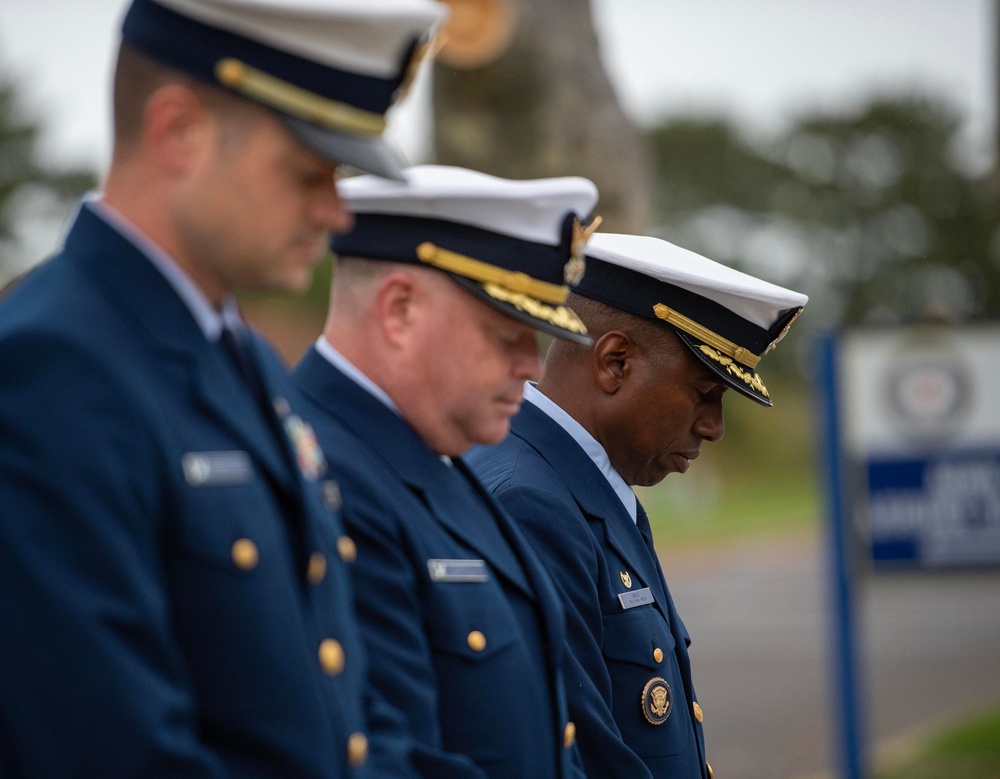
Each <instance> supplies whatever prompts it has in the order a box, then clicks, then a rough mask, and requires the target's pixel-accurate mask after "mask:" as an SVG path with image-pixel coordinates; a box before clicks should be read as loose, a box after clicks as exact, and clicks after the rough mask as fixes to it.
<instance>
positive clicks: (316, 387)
mask: <svg viewBox="0 0 1000 779" xmlns="http://www.w3.org/2000/svg"><path fill="white" fill-rule="evenodd" d="M296 378H297V379H298V381H299V383H300V386H301V387H302V388H303V390H304V392H305V394H307V395H308V396H309V397H310V398H311V400H312V401H313V403H314V404H315V411H314V412H313V414H312V417H313V419H314V421H315V424H316V426H317V427H316V430H317V434H318V436H319V439H320V441H321V443H322V445H323V447H324V449H325V450H326V455H327V459H328V460H329V462H330V469H331V473H332V474H333V475H334V476H335V477H336V478H337V479H338V480H339V482H340V486H341V492H342V495H343V501H344V504H343V517H344V522H345V524H346V525H347V528H348V532H349V533H350V535H351V537H352V538H353V539H354V540H355V541H356V545H357V561H356V562H355V564H354V566H353V568H352V575H353V577H354V593H355V597H356V600H357V606H358V614H359V618H360V620H361V624H362V631H363V633H364V636H365V641H366V645H367V648H368V656H369V662H370V666H371V672H372V681H373V684H374V685H375V687H376V689H377V691H378V693H379V694H380V695H381V696H382V697H383V698H384V699H386V701H387V702H388V703H390V704H392V705H394V706H395V707H397V709H398V710H399V711H400V712H402V714H403V715H404V717H405V720H406V722H407V724H408V726H409V728H410V731H411V733H412V735H413V738H414V741H415V743H414V746H413V760H414V761H415V763H416V765H417V766H418V767H419V768H420V770H421V772H422V773H423V775H424V776H427V777H434V779H451V778H452V777H455V778H457V777H463V778H465V777H469V778H471V777H479V778H480V779H482V778H483V777H491V779H543V778H546V779H548V778H551V777H566V776H570V775H573V772H576V771H578V762H577V761H578V759H579V758H578V756H577V755H576V750H575V747H574V748H570V749H567V748H565V746H564V744H565V743H566V741H571V740H572V738H569V739H567V733H566V730H567V725H568V721H567V714H566V704H565V692H564V687H563V682H562V668H561V662H562V658H563V655H564V647H565V623H564V617H563V612H562V605H561V603H560V602H559V599H558V595H557V594H556V592H555V589H554V587H553V586H552V584H551V582H550V579H549V577H548V576H547V575H546V573H545V571H544V570H543V568H542V566H541V565H540V564H539V562H538V561H537V559H536V558H535V556H534V555H533V554H532V553H531V550H530V549H529V548H528V546H527V543H526V542H525V540H524V539H523V537H522V536H521V534H520V533H519V532H518V530H517V528H516V527H515V526H514V523H513V522H512V521H511V520H510V518H509V517H507V516H506V515H505V514H504V513H503V512H502V511H501V510H500V509H499V508H498V507H497V506H496V505H495V504H494V503H493V501H492V499H490V497H489V496H488V495H487V494H486V492H485V490H484V489H483V488H482V486H481V485H480V484H479V483H478V482H477V481H476V480H475V478H474V477H473V476H472V475H471V473H469V472H468V471H467V469H466V468H465V466H464V465H463V464H461V463H456V467H451V466H449V465H447V464H446V463H444V462H442V460H441V459H440V458H439V457H438V456H436V455H435V454H434V453H433V452H432V451H431V450H430V449H429V448H428V447H427V445H426V444H425V443H424V442H423V441H422V440H421V439H420V438H419V436H418V435H417V434H416V432H415V431H414V430H413V428H412V427H410V425H409V424H407V423H406V422H405V420H403V419H402V417H400V416H399V415H398V414H396V413H395V412H394V411H392V410H391V409H390V408H388V407H387V406H386V405H385V404H384V403H382V402H381V401H380V400H378V399H377V398H375V397H374V396H373V395H372V394H371V393H369V392H368V391H367V390H365V389H363V388H362V387H360V386H359V385H358V384H357V383H355V382H354V381H353V380H351V379H350V378H348V377H347V376H345V375H344V374H343V373H341V372H340V371H339V370H338V369H337V368H335V367H334V366H332V365H331V364H330V363H329V362H327V361H326V360H325V359H324V358H323V357H322V356H321V355H320V354H319V353H318V352H317V351H316V350H315V349H313V350H310V351H309V352H308V353H307V354H306V356H305V358H304V359H303V361H302V363H300V365H299V367H298V368H297V370H296ZM570 731H571V732H570V734H569V735H570V736H572V727H570ZM376 735H377V734H376Z"/></svg>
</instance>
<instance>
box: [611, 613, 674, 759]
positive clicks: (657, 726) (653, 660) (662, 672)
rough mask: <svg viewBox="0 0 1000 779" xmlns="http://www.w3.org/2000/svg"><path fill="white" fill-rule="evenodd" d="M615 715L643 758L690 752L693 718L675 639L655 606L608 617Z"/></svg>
mask: <svg viewBox="0 0 1000 779" xmlns="http://www.w3.org/2000/svg"><path fill="white" fill-rule="evenodd" d="M603 652H604V659H605V662H606V663H607V667H608V673H609V675H610V677H611V687H612V698H613V699H612V711H613V713H614V718H615V722H616V723H617V724H618V727H619V729H620V730H621V732H622V736H623V737H624V739H625V742H626V743H627V744H628V745H629V746H630V747H631V748H632V749H633V750H634V751H635V752H636V754H638V755H640V756H641V757H643V758H656V757H669V756H670V755H676V754H680V753H681V752H684V751H685V750H686V749H687V748H688V747H689V744H690V740H691V738H692V733H691V730H692V728H691V719H690V714H689V713H688V710H687V700H686V695H685V692H684V685H683V682H682V679H681V674H680V668H679V667H678V665H677V657H676V655H675V646H674V639H673V636H672V635H671V633H670V628H669V626H668V625H667V622H666V620H665V619H664V617H663V615H662V614H661V613H660V612H659V611H658V610H657V609H656V607H654V606H652V605H648V606H641V607H639V608H636V609H630V610H628V611H623V612H621V613H619V614H610V615H606V616H605V617H604V646H603Z"/></svg>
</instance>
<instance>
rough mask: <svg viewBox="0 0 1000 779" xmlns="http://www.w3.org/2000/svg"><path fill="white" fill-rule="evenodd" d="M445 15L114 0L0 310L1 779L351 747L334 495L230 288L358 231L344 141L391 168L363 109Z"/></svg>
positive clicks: (344, 770)
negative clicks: (97, 142)
mask: <svg viewBox="0 0 1000 779" xmlns="http://www.w3.org/2000/svg"><path fill="white" fill-rule="evenodd" d="M439 17H440V10H439V8H438V7H437V6H436V5H434V4H432V3H427V4H426V5H423V4H421V3H420V2H413V0H408V1H407V2H395V0H384V2H381V3H378V2H372V0H365V2H357V3H344V2H341V3H329V4H326V3H321V2H305V1H304V0H291V1H290V2H280V3H279V2H274V3H271V2H269V0H225V2H222V1H220V0H202V1H201V2H187V1H186V0H158V1H157V2H152V0H135V2H134V3H133V4H132V6H131V8H130V9H129V11H128V14H127V15H126V17H125V21H124V26H123V31H122V36H123V41H122V48H121V51H120V55H119V59H118V65H117V71H116V83H115V148H114V157H113V160H112V164H111V168H110V170H109V172H108V175H107V179H106V184H105V188H104V191H103V193H101V195H100V196H98V197H97V198H94V199H92V200H90V201H88V202H86V203H84V204H83V206H82V207H81V209H80V212H79V214H78V216H77V218H76V221H75V223H74V224H73V226H72V228H71V230H70V232H69V235H68V237H67V239H66V244H65V247H64V249H63V250H62V251H61V252H60V253H59V254H58V255H57V256H56V257H54V258H53V259H52V260H50V261H49V262H47V263H45V264H44V265H42V266H41V267H40V268H38V269H37V270H36V271H34V272H33V273H32V274H31V275H30V276H29V277H27V278H26V279H25V280H23V281H22V282H21V283H20V284H18V285H17V287H15V288H14V290H13V291H12V292H11V293H10V294H9V295H8V296H7V297H6V298H5V299H4V300H3V301H2V302H0V366H2V367H0V624H2V625H3V638H2V639H0V775H2V776H4V777H58V778H59V779H65V778H66V777H77V776H79V777H156V776H170V777H182V776H183V777H195V776H198V777H208V776H218V777H222V776H227V777H229V776H239V777H331V778H332V777H344V776H349V775H351V774H352V773H353V768H352V766H354V765H358V764H361V763H363V762H364V759H365V754H366V751H367V743H366V736H365V727H366V726H365V714H364V711H363V708H362V695H363V692H364V684H365V670H364V665H365V663H364V652H363V648H362V646H361V640H360V635H359V632H358V628H357V623H356V621H355V619H354V616H353V612H352V607H351V602H350V588H349V580H348V579H349V577H348V573H347V568H346V565H345V564H344V563H343V562H342V560H341V554H340V553H339V552H338V549H341V550H342V547H343V544H344V542H343V541H340V540H339V539H341V538H342V537H344V533H343V531H342V529H341V524H340V519H339V517H338V515H337V513H336V510H335V508H336V501H335V500H334V497H335V496H334V495H333V494H332V491H333V489H334V488H333V487H331V485H330V484H329V479H328V476H327V474H326V466H325V463H324V461H323V458H322V454H321V452H320V450H319V448H318V446H317V444H316V441H315V438H314V436H313V433H312V429H311V428H310V427H309V425H308V424H307V423H306V422H305V421H303V418H302V416H301V414H302V406H303V405H304V404H303V401H302V399H301V397H300V396H299V395H298V394H297V392H296V390H295V388H294V386H293V385H292V383H291V381H290V379H289V377H288V375H287V372H286V370H285V369H284V366H282V365H281V363H280V362H279V360H278V359H277V357H276V355H274V354H273V352H272V351H271V350H270V349H269V348H268V347H267V346H266V345H265V344H264V343H263V342H262V341H261V339H260V338H258V337H257V336H256V335H254V334H253V333H251V332H250V331H249V330H248V329H247V328H246V327H245V326H244V325H243V323H242V322H241V320H240V317H239V313H238V310H237V308H236V305H235V302H234V300H233V298H232V297H231V293H232V292H233V291H234V290H236V289H299V288H301V287H302V286H303V285H304V284H305V283H306V281H307V280H308V279H309V276H310V274H311V268H312V266H313V263H314V262H315V260H316V259H317V258H318V257H319V256H321V255H322V254H323V253H324V252H325V251H326V247H327V243H328V236H329V233H330V232H331V231H333V232H338V231H339V232H342V231H344V230H346V229H347V228H348V227H349V226H350V223H351V220H350V215H349V214H348V213H347V212H346V210H345V209H344V207H343V205H342V203H341V201H340V199H339V197H338V194H337V191H336V185H335V180H334V173H335V170H336V167H337V164H338V163H340V162H348V163H351V164H353V165H356V166H359V167H363V168H369V169H371V170H375V171H378V172H380V173H384V174H389V175H398V167H397V165H396V163H395V162H394V159H393V157H392V155H391V154H390V153H389V152H388V150H387V149H386V148H385V147H384V146H383V145H382V142H381V140H380V139H379V135H380V131H381V126H382V123H383V121H384V120H383V114H384V112H385V110H386V109H387V108H388V105H389V103H390V101H391V97H392V95H393V93H394V92H395V90H396V89H397V88H399V87H400V86H401V85H402V82H403V81H404V80H405V79H404V76H405V74H406V73H407V72H408V71H409V70H410V68H409V67H408V65H409V63H410V61H411V60H412V57H413V53H414V52H415V51H416V49H417V48H418V43H419V41H420V39H421V37H422V36H423V35H424V34H425V33H426V32H427V30H428V29H429V28H430V27H431V26H432V25H433V24H434V22H435V21H436V20H437V19H438V18H439ZM365 31H367V33H368V36H367V39H364V36H363V35H362V33H363V32H365ZM359 39H361V40H359ZM67 66H70V65H69V63H67ZM324 490H325V493H324ZM324 494H326V498H327V501H326V505H324V502H323V496H324ZM338 543H339V544H340V546H339V547H338Z"/></svg>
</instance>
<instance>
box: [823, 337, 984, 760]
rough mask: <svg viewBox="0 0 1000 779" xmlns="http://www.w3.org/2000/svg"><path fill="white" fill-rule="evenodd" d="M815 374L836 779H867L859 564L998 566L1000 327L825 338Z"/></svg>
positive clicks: (927, 566) (878, 566) (929, 566)
mask: <svg viewBox="0 0 1000 779" xmlns="http://www.w3.org/2000/svg"><path fill="white" fill-rule="evenodd" d="M818 368H819V370H818V374H819V376H818V378H819V383H820V400H821V418H822V420H823V423H824V430H823V433H824V438H823V440H824V442H825V446H824V455H825V460H826V463H825V471H826V482H827V495H828V512H829V518H830V523H829V529H830V545H829V550H830V565H829V590H830V595H831V615H832V620H831V624H832V626H833V642H832V645H833V647H834V648H835V652H834V656H833V658H832V666H833V674H832V678H833V679H834V683H835V688H836V689H835V698H836V700H837V703H838V717H837V721H836V722H837V728H836V736H837V749H836V752H837V754H838V757H839V763H840V768H841V776H842V777H844V779H862V778H863V777H864V776H865V770H866V766H865V754H864V738H863V734H864V728H863V726H862V723H863V712H864V707H863V706H862V702H861V697H862V696H861V687H860V685H859V678H860V661H859V653H858V644H859V642H858V639H857V631H856V601H857V588H858V579H859V576H858V573H859V569H860V568H861V566H862V563H867V562H868V561H873V562H874V564H875V569H876V570H878V569H879V568H883V567H888V566H893V567H910V568H917V569H932V568H941V567H945V566H969V565H977V566H982V565H997V564H1000V408H998V406H997V404H996V403H995V402H994V399H995V398H997V397H998V395H1000V326H997V325H989V326H986V325H980V326H966V327H949V326H943V325H924V326H912V327H906V328H891V329H890V328H886V329H880V330H875V329H872V330H855V331H848V332H845V333H839V334H835V335H831V336H828V337H827V338H825V339H823V340H822V341H821V343H820V348H819V365H818ZM866 567H867V566H866Z"/></svg>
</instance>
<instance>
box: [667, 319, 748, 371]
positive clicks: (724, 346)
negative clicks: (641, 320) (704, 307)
mask: <svg viewBox="0 0 1000 779" xmlns="http://www.w3.org/2000/svg"><path fill="white" fill-rule="evenodd" d="M653 313H654V314H656V316H657V317H659V318H660V319H662V320H663V321H664V322H667V323H669V324H671V325H673V326H674V327H679V328H680V329H681V330H683V331H684V332H685V333H687V334H688V335H693V336H694V337H695V338H697V339H698V340H699V341H704V342H705V343H707V344H708V345H709V346H712V347H714V348H715V349H717V350H718V351H720V352H722V353H723V354H725V355H728V356H729V357H732V358H733V359H734V360H736V362H741V363H743V364H744V365H746V366H747V367H748V368H756V367H757V363H759V362H760V357H758V356H757V355H756V354H754V353H753V352H751V351H750V350H749V349H747V348H745V347H743V346H737V345H736V344H734V343H733V342H732V341H730V340H728V339H726V338H723V337H722V336H721V335H719V334H718V333H715V332H713V331H712V330H709V329H708V328H707V327H702V326H701V325H699V324H698V323H697V322H695V321H694V320H693V319H689V318H688V317H686V316H684V314H681V313H680V312H678V311H674V310H673V309H672V308H670V307H668V306H665V305H664V304H663V303H657V304H656V305H655V306H653Z"/></svg>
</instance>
